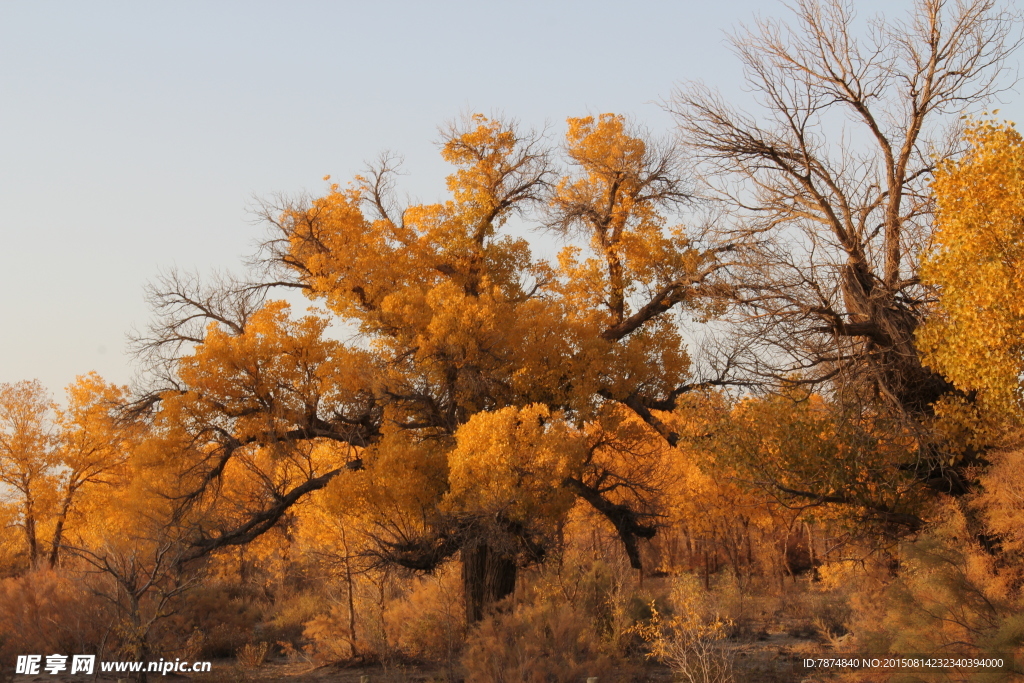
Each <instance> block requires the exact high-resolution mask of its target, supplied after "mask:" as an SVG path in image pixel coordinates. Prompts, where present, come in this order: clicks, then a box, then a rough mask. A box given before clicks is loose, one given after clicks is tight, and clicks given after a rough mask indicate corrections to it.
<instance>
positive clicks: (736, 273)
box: [670, 0, 1018, 500]
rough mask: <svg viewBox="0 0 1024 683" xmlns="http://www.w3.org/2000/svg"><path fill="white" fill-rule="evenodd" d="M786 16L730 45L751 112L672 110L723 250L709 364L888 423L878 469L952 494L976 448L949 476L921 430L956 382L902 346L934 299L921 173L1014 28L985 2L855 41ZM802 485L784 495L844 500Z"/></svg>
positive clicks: (842, 25) (723, 107)
mask: <svg viewBox="0 0 1024 683" xmlns="http://www.w3.org/2000/svg"><path fill="white" fill-rule="evenodd" d="M794 13H795V21H794V22H793V23H792V24H786V23H783V22H781V21H778V20H774V19H759V20H757V21H756V22H755V23H754V25H753V26H752V27H750V28H744V29H742V30H740V31H739V32H738V33H736V34H735V35H734V36H733V37H732V45H733V49H734V51H735V52H736V54H737V55H738V56H739V58H740V60H741V62H742V64H743V67H744V72H745V76H746V82H747V85H748V87H749V88H750V90H751V92H752V93H753V95H754V97H755V98H756V100H757V102H758V105H759V107H760V112H761V113H760V115H753V114H747V113H745V112H744V111H742V110H740V109H738V108H735V107H732V106H730V105H729V104H727V103H726V102H725V101H724V100H723V98H722V97H721V96H720V95H719V94H717V93H716V92H715V91H714V90H712V89H710V88H708V87H706V86H704V85H702V84H691V85H688V86H686V87H684V88H682V89H681V90H680V91H679V92H678V93H677V94H676V95H675V97H674V98H673V99H672V101H671V103H670V107H671V109H672V111H673V112H674V113H675V114H676V117H677V120H678V122H679V125H680V128H681V131H682V134H683V135H684V137H685V139H686V141H687V143H688V144H689V146H690V149H691V151H692V154H693V155H694V156H695V157H696V158H697V159H699V160H700V162H701V164H702V165H701V168H702V178H703V181H704V182H703V188H704V192H706V193H707V194H708V195H709V196H710V197H712V198H714V199H715V200H716V201H717V206H718V207H719V208H720V210H721V213H722V217H721V220H720V222H719V224H718V225H719V232H720V239H721V240H722V241H724V242H727V243H729V244H732V245H735V246H736V252H735V254H734V258H735V260H736V261H737V262H738V265H736V266H735V267H734V268H732V269H731V270H730V275H731V278H730V286H731V288H732V289H731V294H730V297H729V298H730V300H731V302H732V306H731V308H730V310H729V313H728V314H727V315H726V316H725V319H726V320H728V321H729V322H731V323H732V325H731V326H730V328H731V330H732V333H733V342H732V345H731V348H732V349H733V351H732V352H728V353H722V354H721V355H722V357H724V358H726V359H727V361H728V363H727V364H728V365H729V366H730V369H732V370H734V371H737V372H738V373H739V374H740V375H741V376H743V377H746V378H748V379H750V380H752V381H755V382H758V383H760V384H761V386H763V387H765V388H767V389H773V390H777V389H779V388H781V387H785V386H786V385H793V384H803V385H806V386H809V387H811V388H812V389H813V390H815V391H820V392H825V393H827V394H829V395H830V396H832V397H834V400H835V401H836V402H837V404H838V405H842V406H846V407H847V409H848V410H850V411H851V412H850V414H851V415H856V414H861V415H867V416H871V415H877V414H879V413H888V414H889V415H890V416H892V417H893V418H898V420H896V422H899V423H900V424H899V426H898V427H896V429H897V431H896V433H895V434H896V437H897V438H900V437H899V434H901V433H904V432H906V431H909V432H910V433H913V434H914V437H915V445H914V446H913V447H912V448H911V450H910V454H909V456H908V457H903V458H900V459H898V460H897V461H894V462H892V463H890V466H889V467H890V469H891V468H895V469H897V470H902V471H908V472H913V473H914V475H915V476H916V477H917V478H918V479H919V480H920V481H922V482H924V483H925V484H926V485H927V486H928V487H930V488H932V489H934V490H937V491H943V492H949V493H954V494H961V493H964V492H965V491H967V490H968V488H969V484H968V482H967V481H966V480H965V478H964V471H965V470H964V468H965V467H968V466H969V465H971V464H972V463H974V462H975V460H976V458H977V457H978V453H977V451H963V452H962V453H961V454H960V457H959V459H956V460H955V461H954V462H952V463H950V461H949V458H948V457H947V456H948V453H944V451H943V449H942V447H941V445H940V444H937V443H936V441H935V439H933V438H932V437H931V436H930V435H929V434H930V429H931V427H930V426H929V424H928V423H929V420H930V419H931V415H932V412H933V408H932V406H933V405H934V403H935V402H936V401H937V400H938V399H939V398H940V397H942V396H943V395H944V394H946V393H948V392H950V391H951V390H952V389H953V387H952V385H951V384H950V383H949V381H948V380H947V379H946V378H945V377H944V376H943V375H942V374H940V373H939V372H936V371H935V370H934V369H932V368H931V367H929V366H927V365H925V364H924V363H923V362H922V357H921V354H920V353H919V351H918V349H917V347H916V345H915V333H916V332H917V330H918V329H919V327H920V325H921V323H922V321H923V320H924V319H925V318H926V317H927V315H928V314H929V313H930V311H931V302H932V301H933V300H934V296H935V290H934V288H933V287H932V286H930V285H928V284H923V283H922V282H921V279H920V277H919V267H920V259H921V255H922V250H924V249H925V248H926V247H927V245H928V244H929V241H930V239H931V234H932V230H933V212H934V207H933V201H932V198H931V193H930V190H929V183H930V182H931V178H932V173H933V172H934V170H935V165H936V160H937V159H943V158H949V157H951V156H952V155H955V154H956V153H957V151H958V149H959V145H960V142H959V135H958V131H959V128H958V119H957V118H956V117H958V116H959V115H960V114H961V113H962V112H963V111H964V110H965V109H970V108H972V107H976V106H980V105H982V104H983V103H985V102H986V101H988V100H989V99H990V98H991V97H992V96H994V95H995V94H997V93H998V92H1000V89H1001V88H1002V87H1005V81H1004V80H1002V79H1003V76H1004V68H1003V64H1004V61H1005V59H1006V57H1007V55H1008V54H1009V53H1010V51H1011V50H1013V49H1014V48H1015V47H1016V45H1017V42H1018V38H1017V30H1016V28H1015V26H1016V24H1015V15H1014V14H1012V13H1011V12H1010V11H1009V10H1006V9H1001V8H1000V6H999V5H998V4H997V3H996V2H995V1H994V0H970V1H968V2H957V3H951V2H944V1H943V0H924V1H922V2H917V3H915V5H914V7H913V9H912V11H911V12H910V14H909V15H908V16H907V18H906V19H903V20H887V19H884V18H881V17H876V18H872V19H869V20H868V23H867V28H868V30H867V32H866V33H864V34H858V32H857V31H856V30H855V18H856V17H855V12H854V5H853V3H851V2H844V1H842V0H822V1H818V0H801V1H800V2H797V3H796V4H795V5H794ZM872 419H873V418H872ZM896 422H893V424H894V425H895V424H896ZM884 476H885V477H886V478H891V477H892V474H891V473H890V474H886V475H884ZM812 484H814V482H813V481H812V480H808V481H807V482H805V486H804V487H803V488H799V487H792V488H794V489H797V488H799V490H801V491H802V493H800V494H794V495H798V496H806V497H807V500H815V499H820V500H824V499H825V498H827V497H838V498H843V497H845V496H846V495H847V493H850V492H846V491H844V486H843V485H842V484H840V485H839V488H833V487H828V488H825V489H814V488H813V487H812Z"/></svg>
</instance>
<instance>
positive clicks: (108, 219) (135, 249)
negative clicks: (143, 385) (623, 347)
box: [0, 0, 1024, 396]
mask: <svg viewBox="0 0 1024 683" xmlns="http://www.w3.org/2000/svg"><path fill="white" fill-rule="evenodd" d="M855 4H856V7H857V10H858V12H859V13H860V14H861V15H862V16H869V15H872V14H874V13H876V12H886V13H890V14H898V13H900V12H902V11H903V8H904V7H906V6H907V5H908V4H909V3H907V2H896V3H894V2H891V1H890V2H882V1H877V0H857V2H856V3H855ZM758 12H761V13H762V14H765V15H769V16H779V17H785V16H787V10H786V9H785V7H784V6H783V5H782V4H781V3H766V2H763V1H761V2H753V1H748V0H723V1H720V2H710V3H709V2H705V1H703V0H702V1H701V2H696V1H690V0H677V1H675V2H667V1H665V2H662V1H660V0H637V1H636V2H632V3H618V2H606V1H605V0H589V1H587V2H576V1H559V0H547V1H546V2H534V1H532V0H527V1H523V2H516V3H511V2H502V3H498V2H489V1H486V0H473V1H466V2H450V1H431V2H422V1H420V2H411V1H410V2H397V1H385V0H378V1H376V2H312V1H307V2H302V1H294V2H288V3H282V2H258V1H254V0H246V1H244V2H231V1H227V0H219V1H218V2H198V1H196V2H189V1H179V2H174V3H170V2H165V3H157V2H129V1H127V0H124V1H122V2H104V1H102V0H90V2H88V3H72V2H53V1H47V0H35V1H31V2H30V1H28V0H10V1H8V2H3V3H0V292H2V294H0V383H2V382H15V381H19V380H23V379H35V378H38V379H39V380H41V381H42V382H43V383H44V384H45V385H46V386H47V387H49V388H50V390H51V391H53V392H54V393H55V394H57V395H58V396H59V395H60V393H61V391H62V388H63V387H64V386H66V385H67V384H69V383H70V382H72V381H73V380H74V378H75V377H76V376H77V375H80V374H84V373H86V372H89V371H93V370H95V371H97V372H99V373H100V374H101V375H103V376H104V377H105V378H107V379H108V380H111V381H114V382H118V383H127V382H129V381H130V380H131V379H132V377H133V374H134V372H135V368H134V366H133V362H132V359H131V358H130V357H129V356H128V355H127V353H126V335H127V333H128V332H129V331H130V330H131V329H132V328H138V329H142V328H144V327H145V326H146V323H147V321H148V320H149V318H150V314H149V311H148V309H147V307H146V303H145V299H144V291H143V288H144V286H145V284H146V283H147V282H148V281H150V280H152V279H153V278H154V277H155V276H156V275H157V274H158V273H159V272H161V271H162V270H167V269H170V268H180V269H185V270H196V271H198V272H200V273H209V272H212V271H214V270H217V269H220V270H236V271H237V270H239V269H240V265H241V262H242V260H243V258H244V257H246V256H247V255H249V254H250V253H252V251H253V248H254V245H255V243H256V242H257V241H258V240H259V239H260V237H261V236H262V235H263V229H262V228H261V227H260V226H259V225H256V224H254V219H253V216H252V213H251V208H252V206H253V204H254V198H256V197H261V196H262V197H267V196H270V195H274V194H279V193H280V194H285V195H296V194H300V193H303V192H311V193H321V192H323V191H324V190H325V189H326V184H325V183H324V182H323V180H322V178H323V176H325V175H328V174H329V175H331V176H333V178H334V180H338V181H341V182H344V181H345V180H346V179H348V178H350V177H351V176H352V175H354V174H355V173H358V172H359V171H360V170H361V169H362V167H363V165H364V162H365V161H366V160H369V159H372V158H373V157H375V156H377V154H378V153H379V152H380V151H381V150H385V149H389V150H394V151H396V152H399V153H401V154H402V155H403V156H404V157H405V159H406V164H405V171H406V173H408V175H407V176H406V177H405V178H404V179H403V180H404V182H405V186H404V188H403V189H404V190H405V191H408V192H409V194H410V195H411V196H412V197H413V198H414V199H417V200H420V201H436V200H438V199H441V198H442V197H443V191H444V180H443V178H444V175H445V173H446V172H447V170H446V167H445V165H444V164H443V162H442V161H441V160H440V158H439V156H438V150H437V147H436V145H435V144H434V141H435V140H436V139H437V127H438V126H439V125H440V124H443V123H444V122H445V121H447V120H450V119H453V118H455V117H458V116H459V115H460V114H464V113H468V112H476V111H479V112H484V113H493V112H501V113H503V114H504V115H506V116H511V117H514V118H516V119H518V120H519V121H521V122H522V123H523V124H524V125H526V126H534V127H543V126H544V125H546V124H547V125H551V126H552V127H553V129H554V130H560V126H562V125H563V123H564V120H565V118H566V117H568V116H583V115H588V114H598V113H602V112H616V113H621V114H626V115H628V116H630V117H631V118H632V119H633V120H635V121H636V122H638V123H640V124H642V125H644V126H646V127H647V128H648V129H649V130H650V131H651V132H653V133H655V134H671V132H672V119H671V116H670V115H668V114H667V113H666V112H665V110H664V109H663V106H662V102H663V101H664V100H665V98H668V97H669V96H670V95H671V93H672V90H673V88H674V87H675V86H676V85H677V84H680V83H681V82H683V81H686V80H694V79H699V80H703V81H705V82H707V83H710V84H712V85H715V86H717V87H718V88H719V89H720V90H721V91H722V92H723V94H724V95H725V96H726V97H727V98H730V99H739V100H742V99H743V98H744V97H746V95H745V93H744V90H743V84H742V72H741V68H740V65H739V62H738V60H737V59H736V58H735V57H734V56H733V54H732V53H731V52H730V50H729V47H728V44H727V42H726V40H725V36H726V32H727V31H729V30H730V29H731V28H733V27H735V26H736V24H737V22H741V21H746V22H749V21H750V20H752V19H753V18H754V17H755V15H756V14H757V13H758ZM1016 65H1017V62H1015V63H1014V64H1013V66H1016ZM1005 99H1006V103H1005V104H1004V105H1003V106H1002V115H1003V116H1006V117H1007V118H1016V119H1017V120H1021V118H1022V117H1021V116H1020V115H1017V116H1015V114H1017V112H1021V113H1024V106H1021V105H1020V104H1018V101H1019V100H1020V99H1021V98H1020V95H1019V94H1018V93H1016V92H1013V93H1009V94H1008V95H1006V96H1005Z"/></svg>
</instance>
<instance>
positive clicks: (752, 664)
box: [0, 633, 830, 683]
mask: <svg viewBox="0 0 1024 683" xmlns="http://www.w3.org/2000/svg"><path fill="white" fill-rule="evenodd" d="M728 647H729V649H730V650H731V651H732V654H733V662H734V664H733V669H734V675H733V680H734V681H735V683H800V682H801V681H805V680H807V681H811V680H813V681H821V680H826V679H823V678H817V677H815V678H812V677H810V676H809V675H808V674H807V673H804V672H801V670H800V668H799V662H800V660H801V659H803V658H804V657H815V656H823V655H827V654H828V653H829V652H830V650H829V648H828V646H827V645H825V644H823V643H822V642H820V641H818V640H814V639H810V638H800V637H795V636H792V635H789V634H785V633H777V634H763V635H762V636H761V638H760V639H756V640H745V641H744V640H737V641H730V642H729V643H728ZM126 675H127V674H120V679H119V678H118V677H117V676H116V675H113V674H101V675H98V676H95V677H93V676H64V675H49V674H45V673H44V674H41V675H35V676H27V675H20V676H15V677H14V678H13V679H12V683H86V682H87V681H88V682H92V681H96V682H97V683H99V682H102V683H116V682H117V681H118V680H122V681H124V682H125V683H127V681H128V679H127V678H125V677H126ZM363 676H366V677H367V679H366V681H367V682H368V683H406V682H409V683H446V682H448V681H460V680H462V678H461V676H460V674H459V671H458V670H457V669H456V670H455V671H452V670H450V669H448V668H446V667H444V666H437V665H433V666H424V665H413V664H392V665H390V666H385V665H382V664H379V663H378V664H373V665H368V666H346V665H344V664H339V665H327V666H316V665H314V664H310V663H307V662H294V661H287V660H285V659H271V660H269V661H267V662H266V663H265V664H264V665H262V666H261V667H259V668H258V669H242V668H241V667H239V666H238V664H237V663H236V662H235V661H234V660H232V659H223V660H214V661H213V670H212V671H211V672H210V673H204V674H193V675H191V676H183V675H180V674H168V675H166V676H162V675H160V674H150V675H149V682H150V683H156V682H157V681H161V682H166V683H186V682H192V683H363V679H362V677H363ZM0 680H3V679H0ZM673 680H674V679H673V677H672V674H671V672H670V671H669V670H668V668H666V667H664V666H661V665H658V664H655V663H653V662H652V663H638V664H635V665H633V666H632V667H629V668H620V669H617V670H615V671H613V672H609V673H608V674H606V675H604V676H601V677H599V681H598V683H613V682H615V683H670V682H671V681H673ZM566 683H575V682H568V681H567V682H566ZM579 683H583V680H581V681H580V682H579Z"/></svg>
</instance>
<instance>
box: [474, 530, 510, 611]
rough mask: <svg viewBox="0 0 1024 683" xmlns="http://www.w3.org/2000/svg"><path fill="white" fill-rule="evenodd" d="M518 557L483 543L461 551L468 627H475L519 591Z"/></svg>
mask: <svg viewBox="0 0 1024 683" xmlns="http://www.w3.org/2000/svg"><path fill="white" fill-rule="evenodd" d="M516 569H517V568H516V562H515V557H514V556H512V555H509V554H507V553H503V552H501V551H500V550H496V549H495V548H493V547H491V546H490V545H488V544H487V543H484V542H481V543H477V544H475V545H473V546H469V547H466V548H463V549H462V585H463V588H464V590H465V596H466V623H468V624H475V623H477V622H478V621H480V620H481V619H483V618H484V616H485V615H486V613H487V610H488V609H489V608H490V607H491V606H492V605H494V604H495V603H497V602H498V601H500V600H502V599H504V598H506V597H508V596H509V595H511V594H512V592H513V591H515V589H516Z"/></svg>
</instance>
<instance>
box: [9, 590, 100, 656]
mask: <svg viewBox="0 0 1024 683" xmlns="http://www.w3.org/2000/svg"><path fill="white" fill-rule="evenodd" d="M0 615H3V618H2V619H0V655H2V657H3V661H11V660H13V659H14V657H15V656H16V655H19V654H31V653H52V652H62V653H67V654H72V653H76V654H84V653H91V652H99V650H100V647H101V645H102V643H103V641H104V634H105V631H106V629H105V626H106V625H107V624H109V623H110V621H111V615H110V613H109V609H108V608H107V605H106V604H104V603H103V602H102V601H101V600H100V599H99V598H97V597H96V596H94V595H92V594H91V593H88V592H86V591H84V590H83V589H82V588H81V587H80V586H79V585H78V584H76V583H74V582H72V581H71V580H69V579H68V578H67V577H65V576H63V575H61V574H59V573H57V572H54V571H50V570H38V571H34V572H30V573H28V574H26V575H24V576H21V577H18V578H11V579H4V580H3V581H0Z"/></svg>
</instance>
